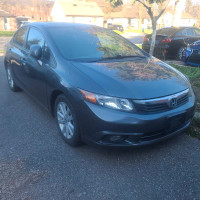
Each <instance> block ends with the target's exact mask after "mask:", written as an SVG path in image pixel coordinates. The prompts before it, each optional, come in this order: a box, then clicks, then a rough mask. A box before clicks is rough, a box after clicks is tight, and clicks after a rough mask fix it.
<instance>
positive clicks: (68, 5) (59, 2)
mask: <svg viewBox="0 0 200 200" xmlns="http://www.w3.org/2000/svg"><path fill="white" fill-rule="evenodd" d="M103 16H104V13H103V11H102V10H101V8H100V7H99V5H98V4H97V3H96V2H86V1H73V0H55V3H54V5H53V9H52V12H51V17H52V21H57V22H71V23H83V24H93V25H97V26H101V27H103Z"/></svg>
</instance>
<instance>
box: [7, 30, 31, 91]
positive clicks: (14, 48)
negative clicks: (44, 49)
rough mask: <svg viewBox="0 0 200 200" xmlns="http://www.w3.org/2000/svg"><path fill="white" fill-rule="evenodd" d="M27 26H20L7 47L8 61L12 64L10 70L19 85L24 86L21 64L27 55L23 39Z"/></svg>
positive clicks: (24, 38)
mask: <svg viewBox="0 0 200 200" xmlns="http://www.w3.org/2000/svg"><path fill="white" fill-rule="evenodd" d="M27 32H28V27H22V28H20V29H19V30H18V31H17V32H16V34H15V35H14V37H13V39H12V41H11V46H10V48H9V49H8V52H9V54H10V63H11V65H12V70H13V73H14V76H15V79H16V81H17V82H18V83H20V86H22V87H23V88H24V85H25V83H24V77H23V70H22V69H23V65H24V64H25V63H24V60H25V59H26V57H27V54H26V49H25V41H26V37H27Z"/></svg>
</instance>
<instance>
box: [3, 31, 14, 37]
mask: <svg viewBox="0 0 200 200" xmlns="http://www.w3.org/2000/svg"><path fill="white" fill-rule="evenodd" d="M14 33H15V32H14V31H0V37H11V36H13V35H14Z"/></svg>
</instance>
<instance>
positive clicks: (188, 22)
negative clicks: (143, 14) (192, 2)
mask: <svg viewBox="0 0 200 200" xmlns="http://www.w3.org/2000/svg"><path fill="white" fill-rule="evenodd" d="M195 23H196V20H195V19H194V18H193V17H192V16H191V15H190V14H189V13H186V12H180V13H178V15H175V16H173V14H172V13H171V12H166V13H164V14H163V16H162V17H161V18H160V19H159V20H158V25H159V27H169V26H194V24H195Z"/></svg>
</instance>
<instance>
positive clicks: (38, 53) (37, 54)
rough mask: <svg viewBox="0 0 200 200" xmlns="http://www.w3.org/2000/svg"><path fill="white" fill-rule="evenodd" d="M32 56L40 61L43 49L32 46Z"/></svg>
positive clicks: (35, 45)
mask: <svg viewBox="0 0 200 200" xmlns="http://www.w3.org/2000/svg"><path fill="white" fill-rule="evenodd" d="M30 55H31V56H32V57H33V58H35V59H37V60H40V59H41V57H42V48H41V47H40V46H39V45H37V44H33V45H31V48H30Z"/></svg>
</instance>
